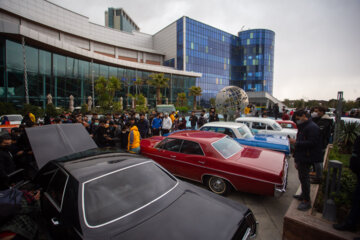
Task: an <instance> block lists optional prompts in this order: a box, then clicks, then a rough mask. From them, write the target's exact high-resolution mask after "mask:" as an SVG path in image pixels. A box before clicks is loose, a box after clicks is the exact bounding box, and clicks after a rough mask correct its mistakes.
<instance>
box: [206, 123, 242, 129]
mask: <svg viewBox="0 0 360 240" xmlns="http://www.w3.org/2000/svg"><path fill="white" fill-rule="evenodd" d="M242 126H244V124H243V123H238V122H210V123H205V124H204V125H203V127H233V128H238V127H242Z"/></svg>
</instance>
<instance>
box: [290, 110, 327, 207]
mask: <svg viewBox="0 0 360 240" xmlns="http://www.w3.org/2000/svg"><path fill="white" fill-rule="evenodd" d="M294 115H295V118H296V124H297V126H298V133H297V136H296V140H295V139H292V138H290V139H289V141H290V143H291V144H294V145H295V150H294V159H295V168H296V169H297V170H298V175H299V180H300V183H301V194H300V195H294V198H296V199H298V200H300V201H301V203H300V204H299V206H298V208H297V209H298V210H300V211H306V210H308V209H310V208H311V202H310V176H309V170H310V166H311V164H312V163H314V162H317V161H319V159H320V158H321V157H322V154H321V144H320V129H319V127H318V126H317V125H316V124H315V123H314V122H313V121H312V120H311V119H310V118H309V117H308V115H307V113H306V111H305V110H304V109H300V110H298V111H296V112H295V113H294Z"/></svg>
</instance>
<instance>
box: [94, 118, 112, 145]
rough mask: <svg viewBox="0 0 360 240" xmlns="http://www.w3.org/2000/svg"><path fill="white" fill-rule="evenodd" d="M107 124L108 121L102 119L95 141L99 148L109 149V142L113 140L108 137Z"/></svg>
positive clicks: (96, 131)
mask: <svg viewBox="0 0 360 240" xmlns="http://www.w3.org/2000/svg"><path fill="white" fill-rule="evenodd" d="M105 124H106V120H105V119H100V121H99V126H98V128H97V129H96V130H95V134H94V141H95V143H96V144H97V145H98V146H99V148H102V147H107V146H108V143H109V141H110V140H111V138H110V137H109V136H108V135H107V131H106V128H105Z"/></svg>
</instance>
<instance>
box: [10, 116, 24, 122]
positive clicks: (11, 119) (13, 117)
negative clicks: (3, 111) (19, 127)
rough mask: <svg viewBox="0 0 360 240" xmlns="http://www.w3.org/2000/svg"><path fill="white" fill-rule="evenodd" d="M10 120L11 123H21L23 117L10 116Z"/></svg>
mask: <svg viewBox="0 0 360 240" xmlns="http://www.w3.org/2000/svg"><path fill="white" fill-rule="evenodd" d="M8 119H9V121H21V120H22V119H23V118H22V116H21V115H20V116H17V115H14V116H8Z"/></svg>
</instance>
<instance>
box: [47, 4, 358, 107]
mask: <svg viewBox="0 0 360 240" xmlns="http://www.w3.org/2000/svg"><path fill="white" fill-rule="evenodd" d="M49 1H50V2H53V3H56V4H58V5H60V6H62V7H65V8H67V9H70V10H72V11H74V12H77V13H80V14H82V15H85V16H87V17H89V20H90V21H91V22H94V23H97V24H101V25H104V23H105V20H104V11H105V10H107V8H108V7H115V8H120V7H121V8H123V9H124V10H125V11H126V12H127V13H128V14H129V16H130V17H131V18H132V19H133V20H134V21H135V23H136V24H137V25H138V26H139V27H140V31H141V32H144V33H148V34H154V33H156V32H157V31H159V30H161V29H162V28H164V27H166V26H167V25H169V24H170V23H172V22H174V21H176V20H177V19H179V18H180V17H182V16H188V17H190V18H193V19H195V20H198V21H201V22H203V23H206V24H209V25H211V26H213V27H216V28H219V29H221V30H224V31H226V32H229V33H231V34H234V35H237V33H238V31H239V30H240V29H241V28H242V27H243V26H245V27H244V29H249V28H251V29H253V28H267V29H271V30H273V31H274V32H275V60H274V61H275V63H274V64H275V66H274V93H273V95H274V96H275V97H276V98H278V99H280V100H283V99H285V98H289V99H300V98H304V99H305V100H309V99H318V100H320V99H323V100H328V99H331V98H336V96H337V92H338V91H340V90H341V91H344V98H345V99H346V100H355V99H356V98H357V97H360V25H359V24H360V1H359V0H302V1H299V0H149V1H145V0H142V1H140V0H76V1H74V0H49Z"/></svg>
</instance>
